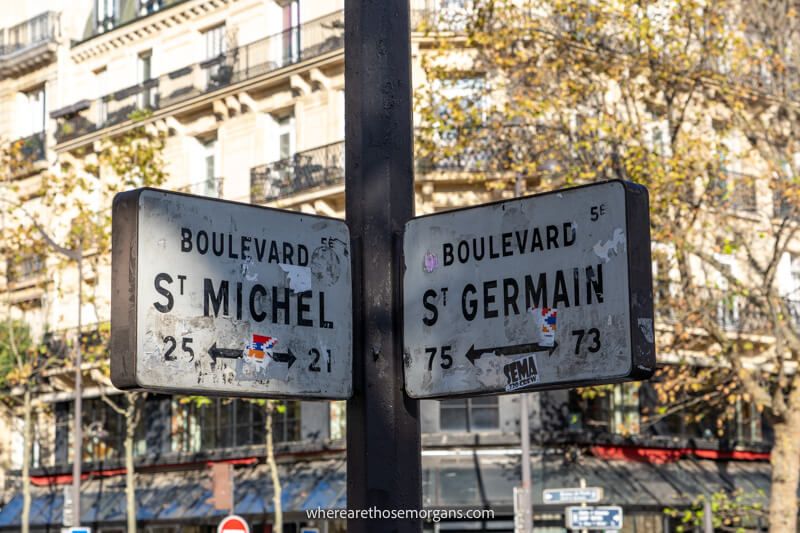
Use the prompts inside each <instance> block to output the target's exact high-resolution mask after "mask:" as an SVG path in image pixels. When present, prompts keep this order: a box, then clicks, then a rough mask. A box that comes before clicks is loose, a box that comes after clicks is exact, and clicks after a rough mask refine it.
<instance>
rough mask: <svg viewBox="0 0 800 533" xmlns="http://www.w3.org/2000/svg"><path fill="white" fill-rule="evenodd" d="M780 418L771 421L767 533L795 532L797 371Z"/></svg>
mask: <svg viewBox="0 0 800 533" xmlns="http://www.w3.org/2000/svg"><path fill="white" fill-rule="evenodd" d="M787 404H788V405H787V406H786V414H785V416H784V417H783V419H782V420H781V421H779V422H776V423H775V424H774V432H775V444H774V445H773V447H772V453H771V455H770V461H769V462H770V465H771V466H772V479H771V486H770V498H769V531H770V533H796V531H797V486H798V481H800V375H795V377H794V378H793V379H792V391H791V393H790V394H789V399H788V402H787Z"/></svg>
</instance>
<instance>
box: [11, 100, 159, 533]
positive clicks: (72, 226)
mask: <svg viewBox="0 0 800 533" xmlns="http://www.w3.org/2000/svg"><path fill="white" fill-rule="evenodd" d="M146 117H147V113H137V114H135V115H133V114H132V115H131V117H130V118H132V119H134V120H142V119H144V118H146ZM165 139H166V137H165V134H163V133H161V132H157V131H155V130H154V129H153V128H152V127H150V126H146V125H137V126H135V127H134V128H132V129H130V130H128V131H126V132H124V133H122V134H120V135H118V136H116V137H113V138H109V139H106V140H105V141H104V142H103V143H102V145H101V147H100V150H99V152H98V153H97V154H95V155H94V156H93V157H88V158H85V159H84V162H83V164H82V165H78V164H76V162H75V160H74V159H73V158H72V157H70V156H68V155H67V156H62V157H61V160H60V164H59V167H58V168H57V169H56V171H55V172H49V173H47V174H46V175H45V176H43V179H42V188H41V191H40V194H39V195H36V196H35V198H36V199H35V200H25V199H23V198H17V199H15V198H13V197H12V198H6V199H4V203H5V204H6V205H7V206H10V212H11V215H12V218H11V219H10V220H4V225H3V229H4V230H5V229H6V228H7V227H12V228H13V230H14V231H13V233H12V236H13V238H11V239H8V240H4V242H5V243H6V249H7V251H9V252H10V253H14V254H16V256H17V257H25V256H26V255H30V254H37V255H39V256H41V257H42V261H44V263H45V264H47V265H48V266H51V267H52V268H53V269H54V270H55V271H56V272H57V273H58V274H59V276H56V277H57V278H58V277H60V278H61V281H62V284H63V285H64V286H66V289H67V290H71V289H73V287H69V286H67V285H68V284H69V283H70V282H69V281H67V280H68V279H69V277H68V272H69V271H70V270H71V269H72V268H75V269H76V270H77V274H78V276H77V277H78V283H77V287H75V288H74V290H75V292H76V293H77V307H78V309H77V317H78V327H77V335H76V337H77V338H76V340H75V342H74V346H75V353H76V357H75V361H74V367H75V369H76V419H77V420H80V418H81V412H80V396H79V395H80V387H81V385H80V384H81V379H82V362H83V354H84V352H86V355H87V356H88V357H87V359H88V360H89V362H93V363H96V364H98V365H100V367H101V368H102V369H104V370H105V371H106V374H107V373H108V359H107V347H108V334H109V330H108V328H107V327H103V326H99V329H98V331H95V332H91V333H89V334H88V335H87V333H86V332H84V331H83V327H82V326H83V322H82V313H83V307H84V302H86V303H88V304H91V305H92V306H93V308H94V315H95V317H94V318H95V322H96V323H100V322H102V317H103V316H104V315H105V313H106V312H105V311H104V310H105V309H107V308H108V304H109V302H108V301H107V300H104V299H103V296H102V295H103V294H108V293H109V292H110V291H104V290H103V289H104V287H101V286H100V284H98V283H87V280H86V276H85V269H86V268H88V269H91V271H92V272H93V275H92V276H90V278H91V279H93V280H98V279H100V277H101V270H104V269H108V266H109V261H110V251H111V209H110V206H111V203H112V198H113V196H114V194H116V193H117V192H119V191H121V190H124V189H128V188H131V187H137V186H139V187H143V186H158V185H161V184H162V183H163V182H164V181H165V180H166V178H167V175H166V172H165V171H164V167H165V163H164V160H163V149H164V143H165ZM4 160H7V161H9V162H11V163H14V164H9V165H8V166H7V168H8V169H9V173H8V176H4V179H5V180H7V181H8V182H9V183H10V182H11V179H12V178H13V177H14V176H15V175H16V174H15V173H18V172H20V170H21V169H22V170H24V168H25V160H24V158H21V157H20V152H19V151H18V150H17V149H16V148H15V146H14V145H11V147H10V148H9V152H8V153H7V155H5V156H4ZM7 189H9V191H10V192H15V190H14V189H15V188H14V187H11V186H9V187H7ZM42 213H45V214H46V216H41V214H42ZM58 293H59V294H58V295H59V297H62V296H63V287H60V288H58ZM8 313H9V314H8V316H9V317H10V316H11V314H10V313H11V311H10V310H9V311H8ZM93 336H96V337H97V339H94V342H90V343H87V342H86V341H88V340H90V339H89V337H93ZM85 344H91V345H92V346H93V347H94V349H93V350H89V351H86V350H85V348H87V347H88V346H84V345H85ZM82 348H84V349H83V350H82ZM125 395H126V407H121V406H120V405H118V404H116V403H115V402H114V401H113V400H110V399H109V398H107V397H106V398H105V399H106V403H108V404H109V405H111V406H112V408H114V409H115V410H118V412H121V413H122V414H123V415H124V416H125V418H126V421H127V422H129V427H128V428H127V430H126V431H127V433H126V439H125V457H126V467H127V471H126V493H127V494H126V496H127V498H126V501H127V509H126V511H127V515H128V530H129V532H131V533H133V532H135V531H136V500H135V472H134V464H133V446H134V434H133V431H135V427H136V424H135V422H137V421H138V419H139V417H140V409H139V407H140V405H141V400H142V398H143V395H141V394H138V393H135V392H133V393H125ZM131 424H132V425H131ZM80 429H81V428H80V426H76V433H77V434H76V435H75V441H76V442H77V443H80V442H82V440H83V439H82V431H80ZM79 446H80V444H79ZM79 453H80V452H78V451H76V454H75V462H76V465H77V466H76V470H77V469H79V464H80V463H79V462H80V459H81V458H80V455H79Z"/></svg>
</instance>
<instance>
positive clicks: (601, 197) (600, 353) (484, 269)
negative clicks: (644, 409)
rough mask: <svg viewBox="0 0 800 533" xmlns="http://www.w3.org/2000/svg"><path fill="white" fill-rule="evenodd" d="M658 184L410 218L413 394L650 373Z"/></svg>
mask: <svg viewBox="0 0 800 533" xmlns="http://www.w3.org/2000/svg"><path fill="white" fill-rule="evenodd" d="M648 209H649V207H648V195H647V189H645V188H644V187H642V186H640V185H635V184H632V183H628V182H623V181H609V182H603V183H597V184H592V185H586V186H582V187H575V188H572V189H564V190H560V191H555V192H551V193H547V194H541V195H537V196H530V197H526V198H518V199H514V200H507V201H502V202H497V203H493V204H488V205H482V206H478V207H472V208H466V209H459V210H454V211H449V212H444V213H437V214H432V215H426V216H422V217H418V218H416V219H414V220H411V221H410V222H408V223H407V224H406V231H405V235H404V240H403V251H404V255H405V259H404V260H405V272H404V277H403V296H404V315H403V324H404V358H405V361H404V363H405V365H404V367H405V386H406V391H407V392H408V394H409V395H410V396H412V397H414V398H436V397H452V396H469V395H479V394H499V393H507V392H524V391H531V390H541V389H553V388H569V387H574V386H586V385H599V384H604V383H614V382H621V381H627V380H636V379H647V378H649V377H650V376H651V375H652V373H653V370H654V368H655V343H654V331H653V295H652V276H651V260H650V229H649V212H648Z"/></svg>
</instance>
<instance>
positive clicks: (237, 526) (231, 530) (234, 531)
mask: <svg viewBox="0 0 800 533" xmlns="http://www.w3.org/2000/svg"><path fill="white" fill-rule="evenodd" d="M217 533H250V525H249V524H248V523H247V520H245V519H244V518H242V517H241V516H237V515H235V514H232V515H229V516H226V517H225V518H223V519H222V522H220V523H219V526H217Z"/></svg>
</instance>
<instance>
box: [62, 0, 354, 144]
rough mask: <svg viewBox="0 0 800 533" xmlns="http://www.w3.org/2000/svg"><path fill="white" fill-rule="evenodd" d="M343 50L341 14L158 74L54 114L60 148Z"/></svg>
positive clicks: (342, 13)
mask: <svg viewBox="0 0 800 533" xmlns="http://www.w3.org/2000/svg"><path fill="white" fill-rule="evenodd" d="M343 47H344V12H343V11H337V12H335V13H331V14H329V15H325V16H324V17H320V18H318V19H315V20H312V21H310V22H306V23H304V24H303V25H301V26H297V27H294V28H291V29H289V30H286V31H283V32H281V33H278V34H275V35H271V36H269V37H266V38H265V39H261V40H258V41H255V42H252V43H250V44H247V45H243V46H239V47H236V48H233V49H230V50H227V51H225V52H224V53H222V54H220V55H218V56H217V57H214V58H211V59H208V60H206V61H202V62H200V63H195V64H192V65H189V66H186V67H184V68H181V69H178V70H175V71H172V72H169V73H167V74H163V75H161V76H159V77H157V78H153V79H151V80H148V81H145V82H143V83H139V84H136V85H133V86H131V87H128V88H126V89H122V90H119V91H116V92H113V93H110V94H106V95H104V96H102V97H100V98H97V99H95V100H83V101H81V102H78V103H76V104H73V105H71V106H68V107H65V108H62V109H59V110H57V111H54V112H53V113H52V114H51V116H52V117H53V118H55V119H56V120H57V124H58V125H57V129H56V140H57V142H59V143H62V142H65V141H69V140H71V139H75V138H77V137H80V136H82V135H86V134H87V133H91V132H93V131H96V130H100V129H103V128H106V127H109V126H113V125H114V124H119V123H120V122H123V121H125V120H127V119H128V118H131V115H132V114H133V113H134V112H136V111H137V110H157V109H162V108H165V107H168V106H170V105H173V104H176V103H179V102H182V101H185V100H188V99H190V98H193V97H196V96H198V95H201V94H204V93H208V92H213V91H216V90H218V89H221V88H223V87H226V86H228V85H231V84H233V83H237V82H240V81H243V80H247V79H251V78H254V77H256V76H259V75H261V74H265V73H268V72H272V71H274V70H277V69H280V68H283V67H285V66H288V65H292V64H294V63H298V62H300V61H304V60H306V59H309V58H312V57H317V56H319V55H322V54H325V53H327V52H331V51H334V50H339V49H341V48H343Z"/></svg>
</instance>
